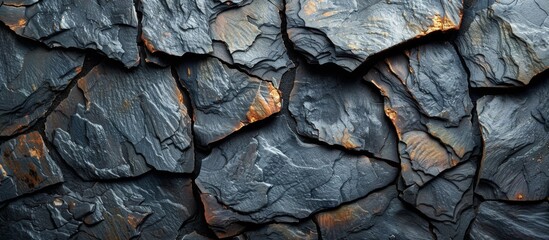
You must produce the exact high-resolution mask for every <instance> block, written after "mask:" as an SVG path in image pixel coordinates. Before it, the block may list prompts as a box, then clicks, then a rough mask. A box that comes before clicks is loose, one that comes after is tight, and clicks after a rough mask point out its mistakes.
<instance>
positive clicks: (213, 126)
mask: <svg viewBox="0 0 549 240" xmlns="http://www.w3.org/2000/svg"><path fill="white" fill-rule="evenodd" d="M177 72H178V75H179V78H180V80H181V81H182V82H183V84H184V86H185V88H186V89H187V90H188V91H189V94H190V98H191V101H192V103H193V104H192V105H193V108H194V111H193V113H194V116H193V118H194V125H193V128H194V134H195V136H196V138H197V140H198V141H199V143H200V144H202V145H207V144H210V143H212V142H215V141H218V140H221V139H223V138H225V137H226V136H228V135H229V134H231V133H233V132H235V131H237V130H239V129H240V128H242V127H243V126H246V125H248V124H250V123H253V122H256V121H260V120H262V119H264V118H267V117H269V116H271V115H272V114H274V113H277V112H279V111H280V108H281V105H282V98H281V96H280V91H278V89H276V88H275V87H274V86H273V84H272V83H271V82H269V81H264V80H261V79H258V78H256V77H251V76H249V75H247V74H245V73H242V72H240V71H238V70H236V69H232V68H229V67H228V66H227V65H225V64H223V63H222V62H221V61H219V60H217V59H216V58H211V57H210V58H201V59H190V60H186V61H184V62H182V63H181V64H180V65H179V66H178V68H177Z"/></svg>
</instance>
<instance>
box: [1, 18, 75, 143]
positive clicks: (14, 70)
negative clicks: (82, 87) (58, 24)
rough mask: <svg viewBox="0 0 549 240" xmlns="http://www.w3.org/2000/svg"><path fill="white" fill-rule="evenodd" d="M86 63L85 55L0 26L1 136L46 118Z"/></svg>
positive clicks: (21, 129)
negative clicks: (37, 42) (33, 41)
mask: <svg viewBox="0 0 549 240" xmlns="http://www.w3.org/2000/svg"><path fill="white" fill-rule="evenodd" d="M83 62H84V54H81V53H76V52H67V51H59V50H48V49H45V48H41V47H39V46H36V45H33V44H31V43H29V42H27V41H22V40H19V39H17V37H16V36H15V34H13V33H12V32H11V31H10V30H9V29H7V28H5V27H3V26H2V27H0V136H10V135H13V134H15V133H19V132H21V131H24V130H25V129H27V128H28V127H29V126H31V125H33V124H34V123H35V122H36V120H37V119H38V118H40V117H43V116H44V114H45V113H46V111H47V110H48V108H49V107H51V104H52V102H53V101H54V99H55V97H56V96H57V95H58V93H59V92H60V91H62V90H63V89H65V88H66V87H67V85H68V84H69V81H70V80H71V79H72V78H74V77H75V76H76V75H77V74H78V73H79V72H80V71H81V70H82V64H83Z"/></svg>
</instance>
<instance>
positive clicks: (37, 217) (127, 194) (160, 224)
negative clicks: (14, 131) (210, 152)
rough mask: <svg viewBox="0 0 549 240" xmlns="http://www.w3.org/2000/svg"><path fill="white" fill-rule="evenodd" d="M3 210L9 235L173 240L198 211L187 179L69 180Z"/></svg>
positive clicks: (2, 231) (2, 228) (0, 231)
mask: <svg viewBox="0 0 549 240" xmlns="http://www.w3.org/2000/svg"><path fill="white" fill-rule="evenodd" d="M69 185H70V186H63V187H59V189H56V190H55V191H50V192H48V193H39V194H35V195H31V196H28V197H25V198H22V199H18V200H17V201H15V202H12V203H10V204H9V205H7V206H6V207H4V208H2V209H0V222H2V224H1V225H0V235H1V236H2V237H3V238H6V239H69V238H75V239H130V238H141V239H175V238H176V237H177V235H178V230H179V228H180V227H181V226H182V225H183V224H184V223H185V221H187V220H188V219H189V218H190V217H191V216H192V215H194V214H195V211H196V202H195V201H194V199H193V193H192V185H191V181H190V180H189V179H185V178H180V177H173V176H172V177H170V178H165V177H164V176H154V175H148V176H145V177H141V178H139V179H132V180H131V181H123V182H111V183H74V182H73V183H69Z"/></svg>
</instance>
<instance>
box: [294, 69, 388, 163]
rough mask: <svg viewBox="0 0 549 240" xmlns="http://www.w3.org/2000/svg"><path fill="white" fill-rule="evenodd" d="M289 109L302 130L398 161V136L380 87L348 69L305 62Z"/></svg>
mask: <svg viewBox="0 0 549 240" xmlns="http://www.w3.org/2000/svg"><path fill="white" fill-rule="evenodd" d="M289 110H290V112H291V113H292V116H293V117H294V119H295V120H296V122H297V131H298V133H299V134H301V135H304V136H307V137H311V138H315V139H318V140H320V141H322V142H326V143H328V144H330V145H340V146H343V147H345V148H346V149H352V150H359V151H368V152H370V153H372V154H373V155H374V156H376V157H379V158H383V159H387V160H390V161H394V162H398V161H399V160H398V151H397V138H396V134H395V132H394V130H393V128H392V126H391V122H390V120H389V119H388V118H387V117H386V116H385V113H384V111H383V98H382V97H381V96H380V94H379V91H378V90H377V89H375V87H372V86H370V85H367V84H366V83H365V82H363V81H362V78H360V77H358V78H357V77H353V76H350V75H349V74H345V72H341V71H339V72H334V70H333V69H316V68H314V67H313V66H310V65H307V64H301V65H300V66H299V67H298V69H297V72H296V75H295V81H294V87H293V89H292V93H291V94H290V105H289Z"/></svg>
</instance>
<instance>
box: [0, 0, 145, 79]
mask: <svg viewBox="0 0 549 240" xmlns="http://www.w3.org/2000/svg"><path fill="white" fill-rule="evenodd" d="M10 2H12V1H4V3H5V4H3V5H0V21H2V22H4V23H5V24H6V25H7V26H8V27H9V28H11V29H12V30H13V31H14V32H16V33H17V34H18V35H20V36H23V37H26V38H30V39H33V40H37V41H40V42H42V43H45V44H46V45H48V46H49V47H63V48H82V49H84V48H85V49H94V50H98V51H100V52H102V53H104V54H105V55H107V56H108V57H109V58H112V59H114V60H117V61H120V62H122V63H123V64H124V66H126V67H128V68H129V67H134V66H137V65H139V50H138V48H137V31H138V29H137V27H138V26H137V25H138V22H137V13H136V11H135V7H134V3H133V1H132V0H121V1H106V0H99V1H88V0H41V1H38V0H37V1H14V2H15V4H10ZM29 3H35V4H32V5H28V6H25V4H29Z"/></svg>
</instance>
